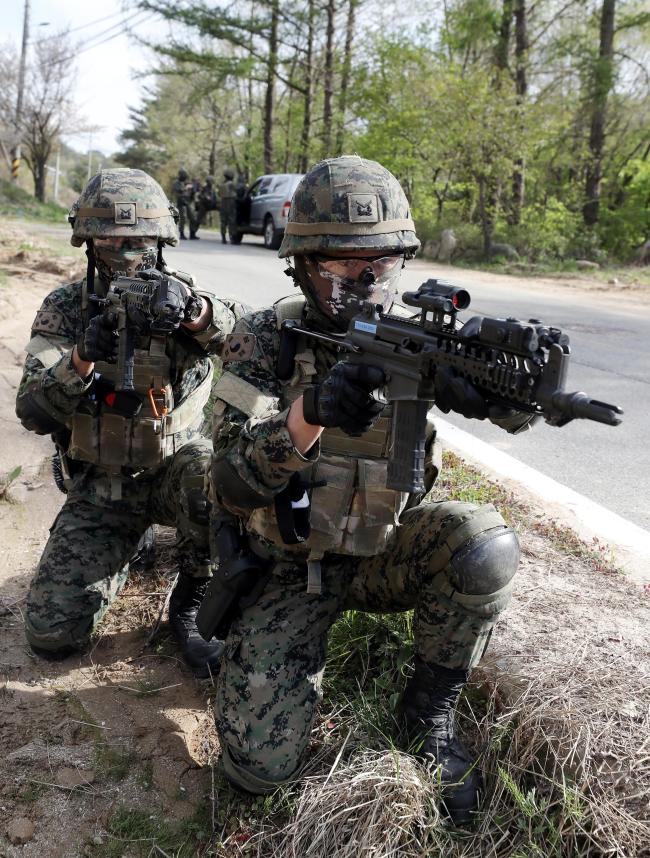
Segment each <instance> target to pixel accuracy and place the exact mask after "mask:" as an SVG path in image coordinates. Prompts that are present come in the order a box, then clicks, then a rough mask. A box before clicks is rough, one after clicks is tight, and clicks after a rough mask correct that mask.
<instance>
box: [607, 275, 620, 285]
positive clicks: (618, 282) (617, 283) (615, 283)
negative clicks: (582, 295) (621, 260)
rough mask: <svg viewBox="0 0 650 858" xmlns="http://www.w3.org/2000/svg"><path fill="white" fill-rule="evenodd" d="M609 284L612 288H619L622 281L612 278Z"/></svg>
mask: <svg viewBox="0 0 650 858" xmlns="http://www.w3.org/2000/svg"><path fill="white" fill-rule="evenodd" d="M607 282H608V283H609V285H610V286H618V285H619V284H620V282H621V281H620V280H619V279H618V277H610V279H609V280H608V281H607Z"/></svg>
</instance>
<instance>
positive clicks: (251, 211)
mask: <svg viewBox="0 0 650 858" xmlns="http://www.w3.org/2000/svg"><path fill="white" fill-rule="evenodd" d="M302 177H303V173H273V174H271V175H266V176H260V177H259V179H257V180H256V181H255V182H253V184H252V185H251V186H250V188H249V189H248V191H247V193H246V196H244V197H243V198H242V199H239V200H237V232H236V233H235V234H234V235H233V236H231V238H230V240H231V241H232V243H233V244H239V242H240V241H241V240H242V238H243V236H244V234H245V233H249V234H252V235H263V236H264V246H265V247H268V248H269V250H277V249H278V248H279V247H280V244H281V243H282V236H283V235H284V228H285V226H286V225H287V217H288V215H289V208H290V207H291V198H292V197H293V192H294V191H295V189H296V186H297V185H298V182H299V181H300V180H301V179H302Z"/></svg>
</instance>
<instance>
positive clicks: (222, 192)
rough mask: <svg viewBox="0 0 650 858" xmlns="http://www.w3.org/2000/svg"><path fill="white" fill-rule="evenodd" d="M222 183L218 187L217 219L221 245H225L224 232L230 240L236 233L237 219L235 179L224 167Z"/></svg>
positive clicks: (228, 169) (231, 171)
mask: <svg viewBox="0 0 650 858" xmlns="http://www.w3.org/2000/svg"><path fill="white" fill-rule="evenodd" d="M223 178H224V181H223V182H222V183H221V184H220V185H219V218H220V221H221V224H220V225H221V243H222V244H225V243H226V230H227V231H228V235H229V236H230V239H231V240H232V237H233V235H234V234H235V232H236V231H237V218H236V207H235V200H236V197H237V191H236V188H235V183H234V181H233V179H234V178H235V173H234V170H231V169H230V167H226V169H225V170H224V171H223Z"/></svg>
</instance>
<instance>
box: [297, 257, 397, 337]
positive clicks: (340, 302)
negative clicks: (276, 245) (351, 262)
mask: <svg viewBox="0 0 650 858" xmlns="http://www.w3.org/2000/svg"><path fill="white" fill-rule="evenodd" d="M355 261H357V262H358V261H359V260H355ZM364 261H365V260H364ZM397 261H398V263H399V262H401V257H398V258H397ZM328 267H329V266H328ZM328 267H325V265H321V264H319V262H318V260H316V259H312V258H307V259H306V260H305V274H306V275H307V277H308V278H309V281H310V286H311V288H310V293H311V295H310V297H311V298H312V300H313V301H314V302H315V303H316V304H317V306H318V308H319V309H320V310H321V312H322V313H324V314H325V315H326V316H327V317H328V318H329V319H331V320H332V321H333V322H334V324H335V326H336V327H337V328H339V329H340V330H342V331H345V330H347V327H348V325H349V323H350V320H351V319H352V318H353V317H354V316H356V315H357V314H358V313H360V312H361V308H362V306H363V304H364V303H365V302H366V301H370V302H372V303H373V304H376V305H379V306H380V307H381V312H383V313H387V312H388V311H389V310H390V308H391V307H392V306H393V302H394V301H395V295H396V294H397V284H398V282H399V278H400V273H401V270H402V265H401V264H395V265H394V266H392V267H389V268H387V269H386V270H385V271H384V273H382V274H381V275H380V276H379V277H377V276H376V275H375V273H374V271H373V267H372V265H371V263H370V262H366V267H365V268H364V269H362V270H361V271H360V272H358V276H357V277H356V278H352V277H344V276H341V274H335V273H333V272H332V271H331V270H328ZM355 273H357V272H355Z"/></svg>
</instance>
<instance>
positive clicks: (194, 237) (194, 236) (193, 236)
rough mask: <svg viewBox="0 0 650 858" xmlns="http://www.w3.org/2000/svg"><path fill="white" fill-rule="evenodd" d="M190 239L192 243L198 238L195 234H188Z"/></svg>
mask: <svg viewBox="0 0 650 858" xmlns="http://www.w3.org/2000/svg"><path fill="white" fill-rule="evenodd" d="M190 238H191V239H192V241H198V240H199V236H198V235H197V234H196V233H195V232H190Z"/></svg>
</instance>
